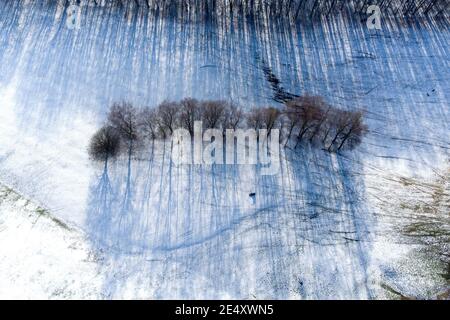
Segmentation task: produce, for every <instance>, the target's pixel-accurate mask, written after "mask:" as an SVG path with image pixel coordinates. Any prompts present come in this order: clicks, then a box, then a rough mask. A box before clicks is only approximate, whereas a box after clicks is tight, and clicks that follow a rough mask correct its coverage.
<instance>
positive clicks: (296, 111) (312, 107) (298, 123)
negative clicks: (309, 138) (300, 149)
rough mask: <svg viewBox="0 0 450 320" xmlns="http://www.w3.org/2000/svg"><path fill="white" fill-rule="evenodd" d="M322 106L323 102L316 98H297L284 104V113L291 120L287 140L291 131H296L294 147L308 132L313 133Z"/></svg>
mask: <svg viewBox="0 0 450 320" xmlns="http://www.w3.org/2000/svg"><path fill="white" fill-rule="evenodd" d="M324 105H325V102H324V101H323V99H322V98H321V97H318V96H304V97H299V98H296V99H293V100H291V101H288V102H287V103H286V111H285V113H286V114H287V115H288V118H289V119H290V120H291V125H290V133H289V138H290V136H291V134H292V131H293V129H294V128H296V127H297V129H298V133H297V143H296V147H297V146H298V144H299V143H300V142H301V141H302V140H303V138H304V136H305V135H306V134H307V133H308V132H310V131H312V132H314V130H313V129H314V127H315V126H316V125H318V122H320V119H321V115H322V110H323V106H324Z"/></svg>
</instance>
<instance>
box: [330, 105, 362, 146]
mask: <svg viewBox="0 0 450 320" xmlns="http://www.w3.org/2000/svg"><path fill="white" fill-rule="evenodd" d="M363 119H364V116H363V113H362V112H361V111H358V112H351V113H350V115H349V119H348V123H349V125H348V126H347V128H346V130H345V131H344V132H343V134H342V137H341V142H340V144H339V146H338V148H337V151H340V150H341V149H342V148H343V147H344V146H348V147H349V148H350V149H353V148H354V147H355V146H357V145H358V144H360V143H361V140H362V137H363V136H364V135H365V134H366V133H367V131H368V128H367V126H366V125H365V124H364V120H363Z"/></svg>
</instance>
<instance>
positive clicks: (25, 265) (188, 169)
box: [0, 1, 450, 299]
mask: <svg viewBox="0 0 450 320" xmlns="http://www.w3.org/2000/svg"><path fill="white" fill-rule="evenodd" d="M449 40H450V33H449V26H448V21H444V23H441V24H437V23H436V22H435V21H433V20H426V19H425V20H423V21H421V22H420V23H418V22H409V23H407V22H405V21H400V20H394V19H389V20H388V19H386V20H384V21H383V29H382V30H380V31H371V30H368V29H367V28H366V26H365V23H361V22H360V21H359V20H358V19H352V18H349V17H347V16H345V15H337V16H336V17H333V18H330V19H327V20H326V19H323V20H322V21H318V22H317V23H313V24H311V23H304V24H303V23H299V24H293V23H286V22H284V23H282V22H281V21H277V22H273V23H267V21H259V20H256V21H245V19H240V20H233V18H232V17H223V19H221V20H220V21H209V22H208V21H207V22H205V23H201V24H196V23H186V22H185V21H179V20H175V19H159V18H157V17H154V16H149V15H147V14H146V13H145V12H142V11H140V10H137V11H132V12H128V14H124V12H123V11H121V10H120V9H117V8H115V9H114V8H95V7H94V8H93V7H89V8H84V10H83V13H82V19H81V26H80V29H79V30H73V29H70V28H67V25H66V21H65V11H64V10H63V9H62V8H61V7H57V6H54V5H51V4H49V3H47V2H45V3H44V2H33V1H31V2H29V1H2V2H1V3H0V110H1V112H0V185H2V187H1V188H0V298H102V299H103V298H105V299H111V298H245V299H255V298H275V299H282V298H295V299H297V298H304V299H314V298H325V299H330V298H361V299H366V298H400V297H418V298H438V297H440V298H445V297H447V298H448V291H449V283H448V277H449V269H448V268H449V262H448V253H449V248H448V246H449V235H450V203H449V201H450V198H449V193H450V190H449V189H450V188H449V179H450V162H449V159H450V157H449V154H450V128H449V123H450V108H449V101H450V81H449V80H450V79H449V72H448V70H449V57H450V52H449V51H450V49H449V43H450V41H449ZM263 66H269V67H270V68H271V70H272V71H273V73H274V74H275V75H277V76H278V77H279V78H280V80H281V81H282V85H283V87H284V89H285V90H286V91H288V92H291V93H295V94H304V93H311V94H320V95H323V96H325V97H326V99H327V101H329V102H330V103H332V104H333V105H336V106H338V107H341V108H348V109H363V110H366V117H367V121H366V122H367V124H368V126H369V128H370V132H369V135H368V136H367V138H366V139H365V140H364V142H363V144H362V145H361V146H360V147H359V148H358V149H357V150H356V151H354V152H348V153H344V154H341V155H334V154H329V153H327V152H325V151H322V150H317V149H309V148H306V147H305V148H302V149H301V150H298V151H296V152H292V151H289V150H286V151H285V152H283V153H282V157H281V160H280V162H281V163H280V164H281V170H280V173H279V174H278V175H275V176H262V175H260V174H259V170H260V168H258V167H255V166H175V165H174V164H173V163H172V162H171V161H170V159H169V155H168V151H167V150H168V147H167V146H166V147H164V146H159V147H157V148H156V149H155V150H156V151H155V152H154V153H151V151H150V150H149V151H148V153H147V154H145V153H144V156H143V157H140V158H139V159H135V161H133V163H132V170H131V176H130V177H128V171H127V169H128V168H127V163H126V159H119V160H118V161H116V162H115V163H112V164H111V166H110V167H109V170H108V172H103V170H102V169H103V168H102V167H101V166H96V165H95V164H92V163H91V162H90V161H89V159H88V155H87V152H86V147H87V144H88V141H89V138H90V137H91V135H92V134H93V133H94V132H95V131H96V130H97V128H98V127H99V126H100V125H101V123H102V122H103V121H104V119H105V114H106V112H107V109H108V107H109V106H110V104H111V103H112V102H115V101H123V100H127V101H130V102H132V103H134V104H135V105H137V106H145V105H156V104H157V103H159V102H161V101H163V100H164V99H170V100H175V99H180V98H183V97H188V96H192V97H195V98H223V99H231V100H233V101H236V102H238V103H240V104H242V105H243V106H244V107H246V108H249V107H252V106H255V105H264V104H276V103H275V102H274V101H273V99H272V96H273V92H272V88H271V86H270V83H268V82H267V81H266V79H265V76H264V73H263V71H262V67H263ZM128 178H130V181H131V184H130V185H128V184H127V181H128ZM253 192H254V193H256V195H257V196H256V203H252V201H251V199H250V198H249V193H253ZM446 293H447V295H446Z"/></svg>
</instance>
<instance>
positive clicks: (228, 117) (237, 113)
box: [223, 103, 244, 130]
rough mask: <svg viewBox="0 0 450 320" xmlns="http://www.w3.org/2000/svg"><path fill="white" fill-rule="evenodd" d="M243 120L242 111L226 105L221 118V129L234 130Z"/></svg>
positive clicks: (236, 107)
mask: <svg viewBox="0 0 450 320" xmlns="http://www.w3.org/2000/svg"><path fill="white" fill-rule="evenodd" d="M243 118H244V113H243V111H242V109H241V108H240V107H238V106H236V105H235V104H233V103H228V104H227V106H226V110H225V115H224V117H223V129H224V130H226V129H233V130H236V129H237V128H238V127H239V125H240V124H241V122H242V119H243Z"/></svg>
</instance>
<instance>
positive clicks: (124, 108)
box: [108, 103, 139, 158]
mask: <svg viewBox="0 0 450 320" xmlns="http://www.w3.org/2000/svg"><path fill="white" fill-rule="evenodd" d="M108 125H109V126H111V127H112V128H114V129H115V130H116V131H117V133H118V134H119V135H120V136H121V137H122V139H123V140H124V141H126V143H127V145H128V156H129V158H131V156H132V154H133V152H134V147H135V144H136V142H137V140H138V139H139V120H138V111H137V110H136V108H134V107H133V106H132V105H131V104H129V103H120V104H114V105H113V106H112V107H111V110H110V112H109V115H108Z"/></svg>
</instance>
